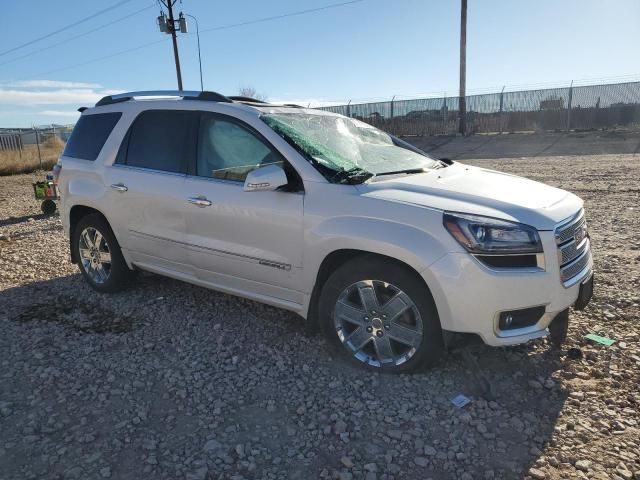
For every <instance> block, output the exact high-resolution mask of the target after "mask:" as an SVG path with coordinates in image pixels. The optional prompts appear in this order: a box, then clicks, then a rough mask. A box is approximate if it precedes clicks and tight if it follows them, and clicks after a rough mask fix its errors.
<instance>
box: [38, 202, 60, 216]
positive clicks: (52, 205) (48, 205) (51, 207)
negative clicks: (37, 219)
mask: <svg viewBox="0 0 640 480" xmlns="http://www.w3.org/2000/svg"><path fill="white" fill-rule="evenodd" d="M56 208H57V206H56V202H54V201H53V200H44V201H43V202H42V204H41V205H40V209H41V210H42V213H44V214H45V215H53V214H54V213H56Z"/></svg>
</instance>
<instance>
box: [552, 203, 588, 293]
mask: <svg viewBox="0 0 640 480" xmlns="http://www.w3.org/2000/svg"><path fill="white" fill-rule="evenodd" d="M555 237H556V243H557V245H558V262H559V264H560V278H561V280H562V282H563V283H565V284H566V283H567V282H569V281H570V280H571V279H572V278H573V277H575V276H576V275H578V274H579V273H580V272H582V271H583V270H584V269H585V268H586V267H587V265H589V262H590V261H591V249H590V242H589V235H588V234H587V233H586V221H585V217H584V211H582V210H581V211H580V212H579V213H578V214H577V215H576V216H574V217H573V218H571V219H570V220H568V221H567V222H564V223H562V224H561V225H560V226H558V227H557V228H556V231H555Z"/></svg>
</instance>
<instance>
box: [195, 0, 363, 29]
mask: <svg viewBox="0 0 640 480" xmlns="http://www.w3.org/2000/svg"><path fill="white" fill-rule="evenodd" d="M364 1H365V0H350V1H348V2H341V3H332V4H329V5H325V6H323V7H317V8H310V9H307V10H300V11H297V12H291V13H284V14H282V15H274V16H271V17H264V18H258V19H256V20H248V21H246V22H240V23H231V24H229V25H221V26H219V27H211V28H206V29H204V30H201V31H200V33H206V32H215V31H219V30H228V29H230V28H236V27H244V26H246V25H254V24H256V23H263V22H269V21H271V20H279V19H281V18H289V17H296V16H299V15H305V14H307V13H315V12H320V11H323V10H329V9H332V8H338V7H344V6H346V5H352V4H354V3H360V2H364Z"/></svg>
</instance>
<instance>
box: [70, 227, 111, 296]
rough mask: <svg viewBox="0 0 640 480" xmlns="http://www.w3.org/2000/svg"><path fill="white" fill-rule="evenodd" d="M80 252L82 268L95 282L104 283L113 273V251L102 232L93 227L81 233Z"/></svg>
mask: <svg viewBox="0 0 640 480" xmlns="http://www.w3.org/2000/svg"><path fill="white" fill-rule="evenodd" d="M78 252H79V253H80V260H81V261H82V268H83V269H84V271H85V272H86V274H87V275H89V278H91V280H93V281H94V282H95V283H99V284H102V283H104V282H106V281H107V279H108V278H109V275H110V274H111V251H110V250H109V245H108V244H107V241H106V240H105V238H104V237H103V236H102V234H101V233H100V232H99V231H98V230H96V229H95V228H93V227H87V228H85V229H84V230H83V231H82V233H80V239H79V241H78Z"/></svg>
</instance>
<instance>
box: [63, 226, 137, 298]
mask: <svg viewBox="0 0 640 480" xmlns="http://www.w3.org/2000/svg"><path fill="white" fill-rule="evenodd" d="M72 245H73V248H74V249H75V251H74V257H75V258H76V259H77V263H78V267H79V268H80V271H81V272H82V276H83V277H84V278H85V280H86V281H87V282H88V283H89V285H91V287H93V288H94V289H95V290H97V291H99V292H108V293H111V292H117V291H119V290H122V289H124V288H125V287H126V286H128V284H129V281H130V280H131V278H132V277H133V272H132V271H131V270H129V267H128V266H127V263H126V262H125V260H124V257H123V256H122V251H121V250H120V245H118V241H117V240H116V237H115V235H114V234H113V232H112V231H111V227H109V224H108V223H107V222H106V221H105V219H104V218H103V217H102V216H101V215H98V214H90V215H87V216H85V217H83V218H81V219H80V221H79V222H78V224H77V225H76V227H75V229H74V234H73V243H72Z"/></svg>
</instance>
